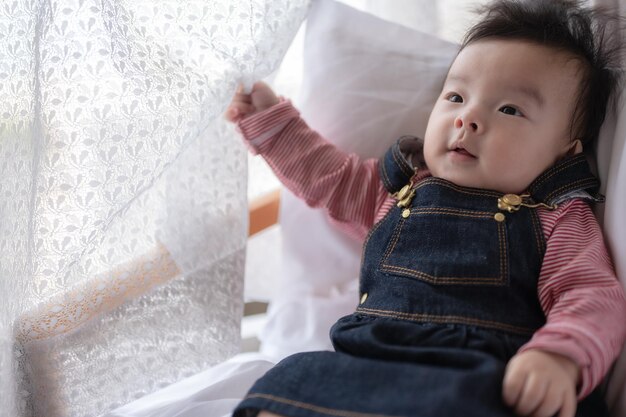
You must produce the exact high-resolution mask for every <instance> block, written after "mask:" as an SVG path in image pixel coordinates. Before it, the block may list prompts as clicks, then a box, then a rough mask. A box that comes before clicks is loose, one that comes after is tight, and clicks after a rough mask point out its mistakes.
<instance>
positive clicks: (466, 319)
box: [356, 307, 535, 334]
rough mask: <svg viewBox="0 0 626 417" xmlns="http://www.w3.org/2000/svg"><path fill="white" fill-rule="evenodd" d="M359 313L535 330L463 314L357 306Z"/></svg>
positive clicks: (510, 330) (511, 330)
mask: <svg viewBox="0 0 626 417" xmlns="http://www.w3.org/2000/svg"><path fill="white" fill-rule="evenodd" d="M356 312H357V313H365V314H370V315H373V316H379V317H389V318H397V319H401V320H408V321H416V322H419V323H437V324H446V323H452V324H468V325H472V326H481V327H487V328H493V329H498V330H505V331H509V332H513V333H521V334H533V333H534V332H535V330H534V329H530V328H526V327H520V326H514V325H512V324H506V323H501V322H497V321H491V320H481V319H475V318H471V317H462V316H439V315H433V314H421V313H405V312H402V311H394V310H378V309H373V308H367V307H357V309H356Z"/></svg>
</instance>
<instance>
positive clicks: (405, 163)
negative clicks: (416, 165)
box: [391, 145, 415, 177]
mask: <svg viewBox="0 0 626 417" xmlns="http://www.w3.org/2000/svg"><path fill="white" fill-rule="evenodd" d="M396 149H397V150H398V153H397V154H396V152H395V151H396ZM391 155H393V160H394V161H396V164H398V167H399V168H400V169H401V170H402V173H403V174H405V175H408V176H409V177H411V176H412V175H413V173H414V172H415V170H413V169H412V168H411V167H410V166H409V163H408V162H407V160H406V159H404V160H398V158H399V157H402V158H404V155H402V151H401V150H400V145H397V147H396V146H394V147H393V148H392V149H391ZM403 162H404V164H403ZM405 168H407V169H408V172H407V170H406V169H405Z"/></svg>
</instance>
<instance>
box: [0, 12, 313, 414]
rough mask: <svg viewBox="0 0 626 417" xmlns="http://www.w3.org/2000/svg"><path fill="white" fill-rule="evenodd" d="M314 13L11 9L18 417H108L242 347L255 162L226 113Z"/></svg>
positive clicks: (5, 226) (9, 199)
mask: <svg viewBox="0 0 626 417" xmlns="http://www.w3.org/2000/svg"><path fill="white" fill-rule="evenodd" d="M306 9H307V1H306V0H298V1H294V0H272V1H270V0H266V1H265V0H228V1H226V0H224V1H210V2H207V1H196V0H188V1H179V0H175V1H174V0H160V1H147V0H143V1H138V0H133V1H130V0H97V1H96V0H41V1H36V2H35V1H30V0H14V1H10V2H3V3H2V4H1V5H0V249H1V250H0V416H2V417H4V416H7V417H22V416H30V415H42V416H43V415H45V416H64V417H65V416H96V415H98V414H101V413H103V412H106V411H108V410H110V409H112V408H115V407H117V406H120V405H122V404H124V403H127V402H129V401H131V400H133V399H135V398H137V397H140V396H142V395H144V394H147V393H149V392H152V391H155V390H156V389H158V388H160V387H162V386H165V385H167V384H169V383H172V382H174V381H176V380H178V379H180V378H182V377H184V376H187V375H190V374H193V373H195V372H198V371H199V370H202V369H205V368H206V367H207V366H209V365H211V364H214V363H216V362H219V361H221V360H223V359H225V358H227V357H228V356H230V355H232V354H234V353H235V352H236V351H237V349H238V347H239V346H238V344H239V321H240V318H241V311H242V301H241V293H242V280H243V262H244V248H245V239H246V230H247V221H246V218H247V217H246V216H247V209H246V198H245V196H246V163H245V161H246V158H245V151H244V150H243V149H242V146H241V144H240V141H238V140H236V139H234V138H233V137H232V133H233V128H232V127H231V126H226V125H225V124H224V123H223V122H222V121H221V113H222V111H223V109H224V108H225V106H226V105H227V103H228V101H229V100H230V97H231V95H232V93H233V91H234V87H235V85H236V84H237V83H238V82H244V83H247V84H249V83H250V81H251V80H254V79H258V78H262V77H264V76H266V75H267V74H269V73H270V72H271V71H273V70H274V69H275V68H276V66H277V65H278V63H279V62H280V60H281V59H282V56H283V53H284V51H285V49H286V47H287V46H288V45H289V43H290V41H291V38H292V37H293V36H294V35H295V32H296V30H297V28H298V26H299V25H300V23H301V21H302V19H303V18H304V15H305V14H306Z"/></svg>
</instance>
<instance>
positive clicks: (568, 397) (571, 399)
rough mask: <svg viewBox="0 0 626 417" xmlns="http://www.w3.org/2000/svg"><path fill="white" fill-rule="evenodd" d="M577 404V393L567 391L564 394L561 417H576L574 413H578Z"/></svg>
mask: <svg viewBox="0 0 626 417" xmlns="http://www.w3.org/2000/svg"><path fill="white" fill-rule="evenodd" d="M577 405H578V401H577V399H576V393H574V392H570V391H566V392H565V394H564V398H563V406H562V407H561V412H560V413H559V417H574V414H576V406H577Z"/></svg>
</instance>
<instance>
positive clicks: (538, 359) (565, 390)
mask: <svg viewBox="0 0 626 417" xmlns="http://www.w3.org/2000/svg"><path fill="white" fill-rule="evenodd" d="M577 383H578V365H576V363H574V362H573V361H572V360H571V359H569V358H566V357H565V356H562V355H558V354H555V353H549V352H544V351H541V350H536V349H533V350H527V351H525V352H522V353H518V354H517V355H515V356H513V358H512V359H511V360H510V361H509V363H508V365H507V367H506V371H505V375H504V381H503V386H502V396H503V398H504V402H505V403H506V404H507V405H509V406H511V407H513V408H514V409H515V412H516V413H517V414H519V415H521V416H532V417H552V416H554V415H556V413H557V412H558V411H559V410H560V412H559V414H558V417H574V414H575V413H576V404H577V401H576V385H577Z"/></svg>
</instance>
